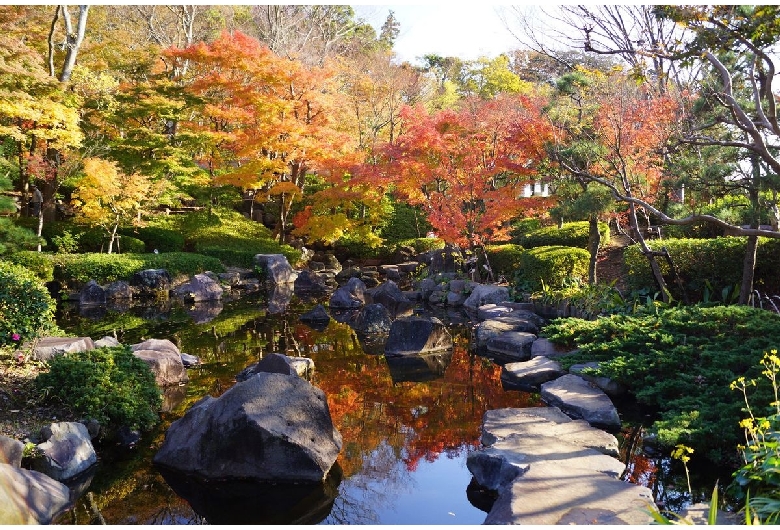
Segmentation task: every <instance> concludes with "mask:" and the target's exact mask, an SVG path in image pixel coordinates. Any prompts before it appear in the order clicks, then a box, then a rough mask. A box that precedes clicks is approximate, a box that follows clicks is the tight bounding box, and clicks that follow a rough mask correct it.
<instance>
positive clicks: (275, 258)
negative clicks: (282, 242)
mask: <svg viewBox="0 0 780 530" xmlns="http://www.w3.org/2000/svg"><path fill="white" fill-rule="evenodd" d="M255 265H257V268H258V274H259V275H260V277H261V280H263V281H264V282H266V283H270V284H280V283H294V282H295V278H297V277H298V274H297V273H296V272H295V271H294V270H293V268H292V267H291V266H290V263H289V262H288V261H287V258H285V257H284V254H256V255H255Z"/></svg>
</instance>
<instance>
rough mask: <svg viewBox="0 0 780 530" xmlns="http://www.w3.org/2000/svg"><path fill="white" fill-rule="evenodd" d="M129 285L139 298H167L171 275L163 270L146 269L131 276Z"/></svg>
mask: <svg viewBox="0 0 780 530" xmlns="http://www.w3.org/2000/svg"><path fill="white" fill-rule="evenodd" d="M130 285H131V286H133V287H134V288H135V291H136V292H137V293H138V295H139V296H143V297H167V296H168V293H169V291H170V289H171V275H170V274H169V273H168V271H167V270H165V269H146V270H142V271H139V272H136V273H135V274H133V277H132V278H131V279H130Z"/></svg>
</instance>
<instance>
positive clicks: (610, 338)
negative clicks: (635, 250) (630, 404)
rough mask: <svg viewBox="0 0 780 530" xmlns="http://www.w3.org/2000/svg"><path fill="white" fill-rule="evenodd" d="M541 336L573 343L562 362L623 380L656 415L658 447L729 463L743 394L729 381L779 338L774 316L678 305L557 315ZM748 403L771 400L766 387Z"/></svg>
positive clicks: (754, 369) (747, 373)
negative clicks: (587, 316)
mask: <svg viewBox="0 0 780 530" xmlns="http://www.w3.org/2000/svg"><path fill="white" fill-rule="evenodd" d="M542 334H543V335H544V336H546V337H548V338H549V339H550V340H552V341H553V342H557V343H565V344H568V345H570V346H573V347H576V348H578V349H579V351H578V352H577V353H575V354H572V355H569V356H566V357H563V358H561V362H562V364H564V365H565V366H566V367H569V366H571V365H572V364H576V363H582V362H589V361H598V362H600V363H601V365H600V369H599V373H600V374H601V375H604V376H607V377H610V378H612V379H614V380H616V381H618V382H620V383H622V384H624V385H626V387H627V388H628V389H629V392H630V393H631V394H632V395H634V396H635V397H636V399H637V401H638V402H639V403H640V404H642V405H645V406H647V407H648V408H649V409H650V410H651V411H655V412H657V413H658V415H657V416H656V417H655V420H654V421H655V422H654V424H653V430H654V431H656V432H657V434H658V438H659V441H661V442H662V443H663V445H665V446H668V447H673V446H674V445H676V444H680V443H682V444H685V445H687V446H689V447H693V448H694V450H696V451H697V454H701V455H702V456H707V457H708V458H710V459H712V460H713V461H714V462H718V463H720V462H727V461H734V460H735V458H736V455H737V451H736V450H735V448H736V445H737V444H738V443H740V442H744V437H743V434H742V432H741V429H740V428H739V422H740V420H741V419H742V417H743V416H742V415H743V412H742V407H743V406H744V401H743V397H742V396H741V395H740V394H739V393H738V392H734V391H731V390H730V388H729V385H730V384H731V383H732V382H733V381H735V380H736V379H737V378H738V377H742V376H744V377H745V378H746V379H754V378H757V377H759V376H760V368H758V366H759V362H760V360H761V359H762V357H763V355H764V352H765V351H769V350H772V349H774V348H775V347H776V345H777V344H779V343H780V315H778V314H775V313H772V312H769V311H765V310H761V309H753V308H751V307H747V306H710V307H706V306H703V305H695V306H683V307H676V308H668V309H661V310H658V309H657V308H656V306H653V307H651V308H649V309H648V310H645V311H642V312H639V313H637V314H634V315H613V316H610V317H602V318H598V319H596V320H581V319H577V318H569V319H559V320H555V321H553V322H552V323H551V324H549V325H548V326H546V327H545V328H544V330H543V332H542ZM755 389H756V394H754V395H752V396H751V401H752V400H753V399H755V402H756V403H768V402H770V401H773V398H772V396H771V391H770V390H769V385H763V386H762V385H759V386H757V387H755Z"/></svg>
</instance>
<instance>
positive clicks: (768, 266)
mask: <svg viewBox="0 0 780 530" xmlns="http://www.w3.org/2000/svg"><path fill="white" fill-rule="evenodd" d="M745 245H746V238H744V237H718V238H714V239H663V240H652V241H648V246H650V248H652V249H653V250H661V248H662V247H666V248H667V249H668V251H669V254H670V255H671V257H672V260H673V262H674V265H675V268H676V269H677V272H678V274H679V275H680V277H681V278H682V281H683V285H684V286H685V290H686V293H687V295H688V298H689V299H690V300H691V301H697V300H701V299H702V298H703V297H704V296H705V294H706V293H707V292H709V293H710V295H711V296H714V298H713V299H718V300H722V298H723V296H722V293H723V291H724V289H727V290H729V291H728V292H734V290H735V286H736V287H737V290H738V286H739V284H740V283H741V281H742V262H743V260H744V257H745ZM623 260H624V262H625V266H626V273H627V278H628V284H629V287H630V288H632V289H634V290H637V291H639V290H649V291H657V290H658V287H657V285H656V283H655V280H654V279H653V276H652V273H651V271H650V266H649V264H648V263H647V258H645V257H644V256H643V255H642V253H641V252H640V251H639V247H638V246H637V245H632V246H630V247H626V249H625V251H624V252H623ZM658 263H659V265H660V267H661V271H662V272H663V274H664V278H665V280H666V283H667V285H668V287H669V289H670V291H671V293H672V296H674V297H675V298H676V299H678V300H681V299H682V298H683V297H682V295H683V293H682V292H681V291H680V289H679V288H678V286H677V284H676V283H675V281H674V279H673V277H672V274H671V271H670V269H669V266H668V264H667V263H666V260H665V259H663V258H658ZM777 263H780V241H778V240H776V239H766V238H760V239H759V245H758V250H757V252H756V271H755V279H754V286H755V288H756V289H758V290H759V291H760V292H762V293H767V292H769V293H777V292H779V291H780V276H778V274H777V266H776V264H777Z"/></svg>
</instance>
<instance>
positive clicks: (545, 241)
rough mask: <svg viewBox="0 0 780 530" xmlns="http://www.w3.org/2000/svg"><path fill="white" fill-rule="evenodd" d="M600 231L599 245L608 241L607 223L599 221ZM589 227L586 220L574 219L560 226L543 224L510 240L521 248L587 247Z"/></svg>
mask: <svg viewBox="0 0 780 530" xmlns="http://www.w3.org/2000/svg"><path fill="white" fill-rule="evenodd" d="M599 231H600V232H601V245H602V246H604V245H606V244H607V243H609V225H608V224H607V223H599ZM589 232H590V227H589V223H588V221H575V222H572V223H564V224H563V226H562V227H561V228H558V227H557V226H545V227H542V228H538V229H536V230H531V231H530V232H527V233H525V234H522V235H520V236H519V237H517V238H516V239H515V240H513V241H512V242H513V243H515V244H518V245H520V246H522V247H523V248H534V247H548V246H563V247H579V248H584V249H587V248H588V234H589Z"/></svg>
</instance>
